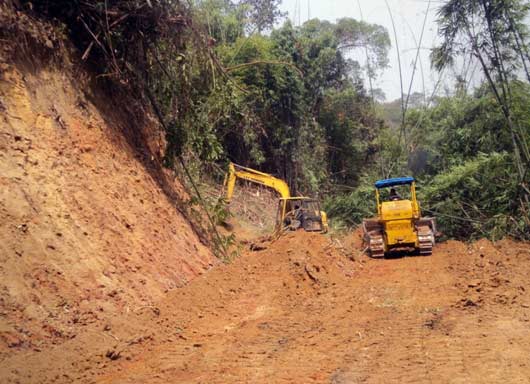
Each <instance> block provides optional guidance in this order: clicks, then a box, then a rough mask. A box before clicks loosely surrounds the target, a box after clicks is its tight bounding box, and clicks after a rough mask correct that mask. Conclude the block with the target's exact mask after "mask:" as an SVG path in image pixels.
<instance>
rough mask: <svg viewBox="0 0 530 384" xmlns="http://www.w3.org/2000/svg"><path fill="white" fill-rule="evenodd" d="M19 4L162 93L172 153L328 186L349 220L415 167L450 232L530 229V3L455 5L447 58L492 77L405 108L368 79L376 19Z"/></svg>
mask: <svg viewBox="0 0 530 384" xmlns="http://www.w3.org/2000/svg"><path fill="white" fill-rule="evenodd" d="M11 3H12V4H11V5H12V6H13V7H16V8H17V9H19V10H22V11H24V12H26V13H28V14H30V15H32V16H33V17H39V18H45V19H47V20H50V21H52V22H53V23H56V24H57V25H58V26H61V28H62V29H64V31H65V33H67V34H68V35H69V36H70V39H71V40H72V41H73V43H74V44H75V46H76V47H77V49H78V51H79V55H80V57H81V58H82V59H83V60H86V61H87V63H89V65H90V66H91V67H92V69H93V70H94V71H95V72H96V73H97V74H98V75H100V77H99V78H104V79H107V81H109V82H110V83H111V84H113V86H119V87H122V88H124V89H127V90H128V91H131V92H130V94H131V95H133V97H135V98H136V99H138V100H140V101H144V102H148V103H149V104H151V106H152V108H153V110H154V111H155V113H156V115H157V117H158V118H159V120H160V122H161V124H162V125H163V127H164V129H165V130H166V138H167V150H166V165H167V166H170V167H172V166H174V164H175V160H178V163H179V164H181V165H183V166H185V167H187V168H192V171H193V170H195V171H197V174H198V172H200V171H201V170H202V171H204V170H208V172H209V173H211V172H212V170H214V169H219V166H221V168H222V167H224V165H226V162H227V161H228V160H231V161H234V162H237V163H240V164H242V165H247V166H251V167H255V168H259V169H262V170H264V171H266V172H270V173H273V174H276V175H278V176H280V177H282V178H284V179H286V180H287V181H288V183H289V184H290V185H291V187H292V189H293V191H295V193H296V192H298V193H304V194H310V195H316V194H322V195H325V196H327V197H326V208H327V209H328V210H329V214H330V216H331V217H332V218H333V219H334V220H335V222H336V223H339V222H340V223H344V224H346V225H355V224H357V223H359V222H360V221H361V220H362V218H363V217H366V216H370V215H371V214H372V212H373V209H374V206H373V198H372V194H373V192H372V187H371V186H372V183H373V181H374V180H375V179H376V178H381V177H389V176H401V175H403V174H412V175H414V176H416V177H417V178H418V179H419V180H420V185H421V186H422V189H421V191H420V197H421V198H422V199H423V205H424V207H425V208H426V209H427V210H428V211H429V212H432V213H433V215H435V216H437V217H438V220H439V222H440V224H441V229H442V231H443V232H444V233H445V234H446V235H448V236H454V237H458V238H469V237H473V236H475V237H478V236H491V237H500V236H503V235H505V234H510V235H512V236H515V237H518V238H528V237H529V233H530V219H529V205H528V201H529V195H530V190H529V178H530V175H529V172H528V169H529V168H530V167H529V166H530V154H529V150H528V148H529V146H530V109H529V108H528V107H529V106H530V75H529V71H528V68H529V66H530V56H529V49H528V44H529V36H528V31H527V27H526V25H525V23H524V19H525V17H526V16H527V15H528V10H529V9H528V8H529V6H528V2H526V1H516V0H504V1H501V0H480V1H479V0H448V1H445V2H443V3H442V4H441V6H440V8H439V11H438V12H439V13H438V15H439V20H438V23H439V33H440V36H441V38H442V44H441V46H440V47H438V48H436V49H434V50H433V54H432V61H433V65H434V66H435V67H436V68H437V69H438V70H440V71H443V70H444V69H446V68H448V67H450V66H452V65H454V63H455V61H458V60H469V61H470V62H471V61H472V62H476V63H477V65H478V66H479V68H480V69H481V71H482V75H483V78H484V84H483V85H482V86H481V87H479V88H478V89H475V90H470V89H468V85H467V84H466V82H465V80H462V79H458V80H459V81H457V84H456V86H455V91H454V94H453V95H451V96H446V97H443V98H440V97H432V98H428V97H426V96H425V95H420V94H413V95H411V97H409V98H407V99H408V100H409V101H410V102H409V105H410V108H409V110H408V111H407V113H406V114H405V119H404V120H403V119H402V111H401V110H400V107H401V106H402V103H401V102H399V101H397V102H393V103H388V104H386V105H385V104H381V103H380V102H378V101H377V100H376V99H377V98H376V97H374V95H375V94H376V93H377V92H376V91H377V90H372V89H366V88H365V86H364V85H363V84H365V83H370V84H371V82H368V81H365V80H371V79H374V78H375V77H377V75H378V73H379V72H380V71H381V70H383V69H384V68H385V67H386V66H387V56H388V52H389V49H390V39H389V35H388V32H387V31H386V30H385V29H384V28H383V27H381V26H378V25H373V24H368V23H365V22H362V21H358V20H354V19H351V18H343V19H339V20H337V21H336V22H328V21H320V20H318V19H313V20H309V21H308V22H306V23H304V24H303V25H302V26H294V25H292V24H291V23H290V22H289V21H285V19H284V18H283V15H282V14H281V12H280V11H279V9H278V3H279V1H278V0H240V1H231V0H195V1H187V2H184V1H176V0H96V1H92V2H84V1H77V0H74V1H72V0H47V1H32V2H29V1H24V0H18V1H13V0H12V1H11ZM352 53H356V54H355V55H353V54H352ZM353 57H363V60H362V64H361V63H360V62H359V61H356V60H354V59H353ZM385 119H386V121H385Z"/></svg>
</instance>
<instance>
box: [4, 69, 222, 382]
mask: <svg viewBox="0 0 530 384" xmlns="http://www.w3.org/2000/svg"><path fill="white" fill-rule="evenodd" d="M0 69H1V71H0V76H1V79H0V108H1V111H2V112H1V117H0V121H1V123H0V308H1V313H0V359H5V358H6V356H10V357H12V356H13V355H14V354H15V355H16V354H19V353H20V354H22V353H27V351H31V350H33V351H38V350H46V349H47V348H48V347H49V346H50V345H60V344H62V343H65V342H67V341H70V339H72V338H74V337H76V336H77V335H78V333H79V330H82V329H84V328H83V327H85V326H89V325H93V326H94V327H99V328H101V327H102V326H103V325H104V324H105V322H106V319H107V318H109V317H114V316H117V315H119V314H120V313H125V312H127V311H132V310H135V309H137V308H139V307H141V306H145V305H151V304H152V303H153V302H154V301H157V300H159V299H161V298H162V296H163V295H164V293H165V292H167V291H168V290H171V289H173V288H175V287H179V286H182V285H183V284H185V283H186V282H188V281H189V280H190V279H192V278H193V277H195V276H197V275H199V274H201V273H202V272H203V271H205V270H206V269H208V268H209V267H210V266H212V265H213V264H214V263H215V260H216V259H215V258H214V257H213V256H212V254H211V253H210V251H209V250H208V249H207V247H205V246H204V245H203V244H202V243H201V242H200V241H199V238H198V236H197V235H196V233H195V232H194V230H193V228H192V227H191V226H190V224H189V223H188V221H187V220H186V219H185V218H184V217H183V216H182V215H181V214H180V212H179V211H178V210H177V208H176V206H175V203H176V201H175V198H174V197H175V196H178V195H179V193H181V189H182V188H181V187H180V185H179V184H178V183H177V182H175V183H172V184H170V183H169V181H168V180H169V178H167V177H165V175H164V173H163V171H162V170H161V168H160V166H159V165H158V161H159V148H160V145H161V143H160V142H159V141H160V140H159V139H158V136H157V134H156V133H157V131H156V129H154V128H153V127H154V125H152V126H149V125H148V126H145V127H142V132H135V131H134V130H133V129H132V128H131V127H132V126H135V127H136V126H137V125H138V124H136V125H134V124H133V123H135V121H128V120H127V119H125V118H124V116H123V114H120V112H119V111H120V109H121V108H120V105H119V104H116V103H114V102H113V100H109V99H105V98H104V96H101V95H99V96H97V95H95V94H94V93H90V92H88V91H87V92H82V90H81V89H82V88H83V87H86V86H87V85H86V82H82V81H80V79H79V78H74V77H75V76H78V77H79V76H80V74H79V73H78V74H76V75H75V76H74V75H70V74H69V73H70V71H69V70H64V69H63V70H53V69H38V70H35V69H34V68H33V69H29V68H26V67H24V66H22V65H17V66H11V65H6V64H3V65H2V68H0ZM85 90H86V89H85ZM92 100H94V102H95V103H96V104H94V102H92ZM127 118H128V119H134V118H135V117H134V116H127ZM139 135H140V138H139V139H137V138H138V136H139ZM135 139H137V144H138V145H139V146H140V147H137V146H136V145H135V142H134V140H135ZM4 363H5V362H2V363H0V364H1V365H3V364H4ZM0 381H3V380H0Z"/></svg>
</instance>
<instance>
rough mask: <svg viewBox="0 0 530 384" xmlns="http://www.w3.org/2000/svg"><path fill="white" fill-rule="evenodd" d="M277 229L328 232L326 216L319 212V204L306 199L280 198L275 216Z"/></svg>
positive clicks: (314, 200) (313, 200) (316, 201)
mask: <svg viewBox="0 0 530 384" xmlns="http://www.w3.org/2000/svg"><path fill="white" fill-rule="evenodd" d="M276 227H277V229H283V228H288V229H291V230H296V229H299V228H303V229H304V230H305V231H307V232H323V233H326V232H327V231H328V220H327V215H326V213H325V212H324V211H321V210H320V202H319V201H318V200H316V199H311V198H308V197H291V198H281V199H280V200H279V201H278V213H277V215H276Z"/></svg>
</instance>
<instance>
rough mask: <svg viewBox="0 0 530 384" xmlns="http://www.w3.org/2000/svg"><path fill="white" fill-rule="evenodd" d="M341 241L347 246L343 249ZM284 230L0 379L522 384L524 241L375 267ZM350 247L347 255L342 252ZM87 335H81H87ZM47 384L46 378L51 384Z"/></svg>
mask: <svg viewBox="0 0 530 384" xmlns="http://www.w3.org/2000/svg"><path fill="white" fill-rule="evenodd" d="M344 244H349V245H344ZM359 244H360V241H359V235H358V233H354V234H353V235H352V236H351V238H350V239H347V241H341V242H339V241H336V240H332V239H331V238H329V237H326V236H322V235H319V234H309V233H304V232H297V233H289V234H287V235H286V236H283V237H282V238H280V239H279V240H277V241H276V242H274V243H272V244H270V243H269V244H267V245H266V246H267V248H266V249H264V250H261V251H257V252H256V251H254V252H250V251H248V252H245V253H244V254H243V255H242V256H241V257H239V258H238V259H236V260H235V261H233V262H232V263H231V264H229V265H221V266H219V267H217V268H215V269H213V270H212V271H210V272H208V273H207V274H205V275H203V276H202V277H199V278H197V279H196V280H194V281H193V282H191V283H190V284H189V285H187V286H186V287H183V288H179V289H176V290H173V291H171V292H169V293H168V294H167V296H166V297H165V298H163V299H162V300H161V301H159V302H158V303H156V304H155V305H153V306H150V307H145V308H137V309H135V310H131V311H129V312H127V313H121V314H119V315H118V314H116V316H114V317H112V318H108V323H107V324H106V325H105V327H102V328H100V329H84V328H83V327H78V328H77V331H78V332H79V337H76V338H74V339H72V340H70V341H69V342H68V343H66V344H65V345H61V346H58V347H56V348H50V349H48V350H45V351H25V353H16V354H15V353H14V354H13V356H11V357H9V358H7V359H4V361H3V362H2V367H3V368H2V376H0V377H4V379H5V380H4V381H6V382H17V380H18V382H24V383H26V382H27V383H45V382H65V383H66V382H86V383H91V382H97V383H168V382H171V383H381V382H385V381H386V382H396V383H431V382H435V383H499V382H506V383H527V382H528V378H529V377H530V361H529V359H528V356H529V354H530V293H529V291H530V286H529V284H528V278H527V276H528V274H529V273H530V246H529V245H528V244H522V243H517V242H513V241H510V240H503V241H500V242H497V243H491V242H489V241H486V240H482V241H479V242H476V243H473V244H469V245H466V244H464V243H460V242H456V241H449V242H446V243H442V244H438V245H437V246H436V248H435V250H434V254H433V255H432V256H431V257H404V258H396V259H385V260H373V259H370V258H368V257H367V256H365V255H362V254H361V248H360V247H357V248H354V247H353V246H355V245H359ZM350 247H351V248H350ZM89 331H90V332H89ZM53 378H55V380H53Z"/></svg>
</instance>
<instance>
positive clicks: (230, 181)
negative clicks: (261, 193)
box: [225, 163, 291, 203]
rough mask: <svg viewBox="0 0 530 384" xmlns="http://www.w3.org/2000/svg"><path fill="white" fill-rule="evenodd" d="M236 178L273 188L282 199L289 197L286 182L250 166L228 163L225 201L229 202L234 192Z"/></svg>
mask: <svg viewBox="0 0 530 384" xmlns="http://www.w3.org/2000/svg"><path fill="white" fill-rule="evenodd" d="M237 179H242V180H248V181H252V182H254V183H257V184H261V185H264V186H266V187H269V188H272V189H274V190H275V191H276V192H278V193H279V194H280V196H281V198H283V199H289V198H290V197H291V192H290V191H289V186H288V185H287V183H286V182H285V181H283V180H281V179H278V178H276V177H274V176H272V175H269V174H267V173H263V172H259V171H256V170H254V169H251V168H246V167H242V166H240V165H237V164H234V163H230V165H229V166H228V174H227V177H226V179H225V186H226V201H227V202H228V203H230V200H231V199H232V196H233V194H234V188H235V185H236V181H237Z"/></svg>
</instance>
